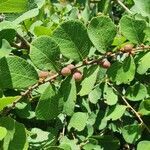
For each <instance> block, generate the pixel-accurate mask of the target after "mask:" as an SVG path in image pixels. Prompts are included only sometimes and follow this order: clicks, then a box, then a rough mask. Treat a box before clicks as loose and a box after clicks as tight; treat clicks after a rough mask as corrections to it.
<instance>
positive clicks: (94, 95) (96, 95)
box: [88, 85, 102, 104]
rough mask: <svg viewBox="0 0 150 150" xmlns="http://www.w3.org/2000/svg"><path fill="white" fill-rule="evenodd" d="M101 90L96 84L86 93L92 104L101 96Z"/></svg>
mask: <svg viewBox="0 0 150 150" xmlns="http://www.w3.org/2000/svg"><path fill="white" fill-rule="evenodd" d="M101 95H102V90H101V89H100V87H99V85H98V86H96V87H95V88H94V89H93V90H92V91H91V92H90V93H89V95H88V98H89V101H90V102H91V103H93V104H96V103H97V102H98V100H99V99H100V98H101Z"/></svg>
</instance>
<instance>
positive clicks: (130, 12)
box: [116, 0, 133, 15]
mask: <svg viewBox="0 0 150 150" xmlns="http://www.w3.org/2000/svg"><path fill="white" fill-rule="evenodd" d="M116 1H117V3H118V4H119V5H120V6H121V7H122V8H124V9H125V11H127V12H128V13H129V14H131V15H132V14H133V13H132V11H130V10H129V9H128V8H127V7H126V6H125V5H124V4H123V3H122V2H121V1H120V0H116Z"/></svg>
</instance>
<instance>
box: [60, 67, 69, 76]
mask: <svg viewBox="0 0 150 150" xmlns="http://www.w3.org/2000/svg"><path fill="white" fill-rule="evenodd" d="M61 74H62V75H63V76H69V75H70V74H71V69H69V68H68V67H64V68H63V69H62V70H61Z"/></svg>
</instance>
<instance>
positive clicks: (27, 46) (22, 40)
mask: <svg viewBox="0 0 150 150" xmlns="http://www.w3.org/2000/svg"><path fill="white" fill-rule="evenodd" d="M16 36H17V37H18V39H20V40H21V42H22V48H26V49H28V50H29V49H30V44H29V43H28V41H27V40H26V39H25V38H24V37H22V36H21V35H20V34H19V33H17V35H16Z"/></svg>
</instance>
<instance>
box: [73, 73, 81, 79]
mask: <svg viewBox="0 0 150 150" xmlns="http://www.w3.org/2000/svg"><path fill="white" fill-rule="evenodd" d="M73 78H74V79H75V80H76V81H81V80H82V74H81V72H79V71H77V72H74V74H73Z"/></svg>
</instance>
